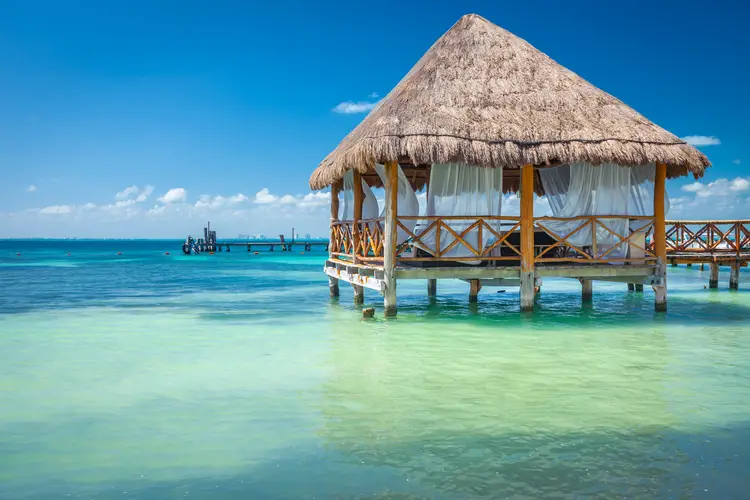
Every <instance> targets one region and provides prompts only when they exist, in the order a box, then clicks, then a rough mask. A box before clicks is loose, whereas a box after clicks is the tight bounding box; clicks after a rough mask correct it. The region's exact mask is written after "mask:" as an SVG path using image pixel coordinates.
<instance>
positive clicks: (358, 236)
mask: <svg viewBox="0 0 750 500" xmlns="http://www.w3.org/2000/svg"><path fill="white" fill-rule="evenodd" d="M353 190H354V223H353V224H352V242H353V245H352V262H354V263H355V264H357V263H358V262H359V259H358V257H357V256H358V255H359V253H360V248H359V247H360V244H361V242H362V228H361V227H360V226H361V224H360V222H359V221H361V220H362V203H363V201H364V198H365V193H364V191H362V174H360V173H359V172H357V171H356V170H355V171H354V188H353Z"/></svg>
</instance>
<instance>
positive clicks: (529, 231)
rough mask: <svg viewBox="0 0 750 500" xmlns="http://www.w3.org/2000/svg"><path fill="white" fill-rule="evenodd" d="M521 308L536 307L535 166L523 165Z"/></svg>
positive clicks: (527, 309)
mask: <svg viewBox="0 0 750 500" xmlns="http://www.w3.org/2000/svg"><path fill="white" fill-rule="evenodd" d="M520 194H521V276H520V277H521V310H522V311H531V310H533V309H534V166H533V165H530V164H529V165H524V166H523V167H521V192H520Z"/></svg>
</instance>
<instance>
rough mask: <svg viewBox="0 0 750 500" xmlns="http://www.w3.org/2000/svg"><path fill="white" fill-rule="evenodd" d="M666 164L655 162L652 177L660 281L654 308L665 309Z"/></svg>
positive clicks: (656, 288)
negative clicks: (654, 171)
mask: <svg viewBox="0 0 750 500" xmlns="http://www.w3.org/2000/svg"><path fill="white" fill-rule="evenodd" d="M666 184H667V164H666V163H657V164H656V176H655V179H654V253H655V254H656V266H657V269H656V275H657V276H658V277H659V278H660V282H659V283H657V284H655V285H654V286H653V288H654V293H655V295H654V309H655V310H657V311H666V310H667V227H666V224H665V222H664V219H665V207H664V198H665V196H666Z"/></svg>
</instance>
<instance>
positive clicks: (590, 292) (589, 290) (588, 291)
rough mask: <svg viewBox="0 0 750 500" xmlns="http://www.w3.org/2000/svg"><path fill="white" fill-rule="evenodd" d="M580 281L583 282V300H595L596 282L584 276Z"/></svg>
mask: <svg viewBox="0 0 750 500" xmlns="http://www.w3.org/2000/svg"><path fill="white" fill-rule="evenodd" d="M579 281H580V282H581V301H582V302H591V301H592V300H594V282H593V281H592V280H587V279H583V278H581V279H580V280H579Z"/></svg>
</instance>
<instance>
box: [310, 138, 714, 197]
mask: <svg viewBox="0 0 750 500" xmlns="http://www.w3.org/2000/svg"><path fill="white" fill-rule="evenodd" d="M436 138H439V139H438V140H436ZM401 158H409V159H410V160H411V162H412V163H413V164H415V165H417V164H425V163H429V164H433V163H452V162H459V163H466V164H470V165H479V166H482V167H487V168H497V167H506V168H519V167H521V166H522V165H526V164H529V163H531V164H534V165H544V164H549V163H552V162H562V163H574V162H587V163H591V164H593V165H598V164H601V163H615V164H618V165H623V166H636V165H645V164H648V163H654V162H660V163H666V164H667V165H668V166H669V167H668V169H667V175H668V177H669V178H674V177H680V176H683V175H687V174H688V173H692V174H693V176H694V177H695V178H696V179H697V178H700V177H702V176H703V173H704V170H705V168H706V167H709V166H710V165H711V164H710V162H709V161H708V158H706V156H705V155H704V154H703V153H701V152H700V151H698V150H697V149H696V148H694V147H693V146H690V145H689V144H687V143H685V142H678V143H649V142H646V141H644V142H641V141H632V140H623V139H601V140H570V141H554V142H541V141H534V142H520V141H509V140H507V141H482V140H473V139H467V138H461V137H455V136H449V135H441V136H434V135H433V136H427V135H424V134H419V135H408V136H396V135H387V136H380V137H365V138H359V139H358V140H357V142H356V143H355V144H354V145H352V146H351V147H349V148H348V149H346V150H344V151H340V150H336V151H334V152H332V153H331V154H330V155H329V156H328V157H326V158H325V159H324V160H323V161H322V162H321V163H320V165H319V166H318V168H317V169H315V171H314V172H313V174H312V176H311V177H310V187H311V188H312V189H323V188H324V187H326V186H330V185H331V184H333V183H334V182H336V181H338V180H339V179H341V178H343V177H344V174H345V173H346V171H348V170H352V169H356V170H358V171H359V172H362V173H366V172H369V171H372V169H373V165H374V164H375V163H385V162H388V161H398V160H399V159H401Z"/></svg>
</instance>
